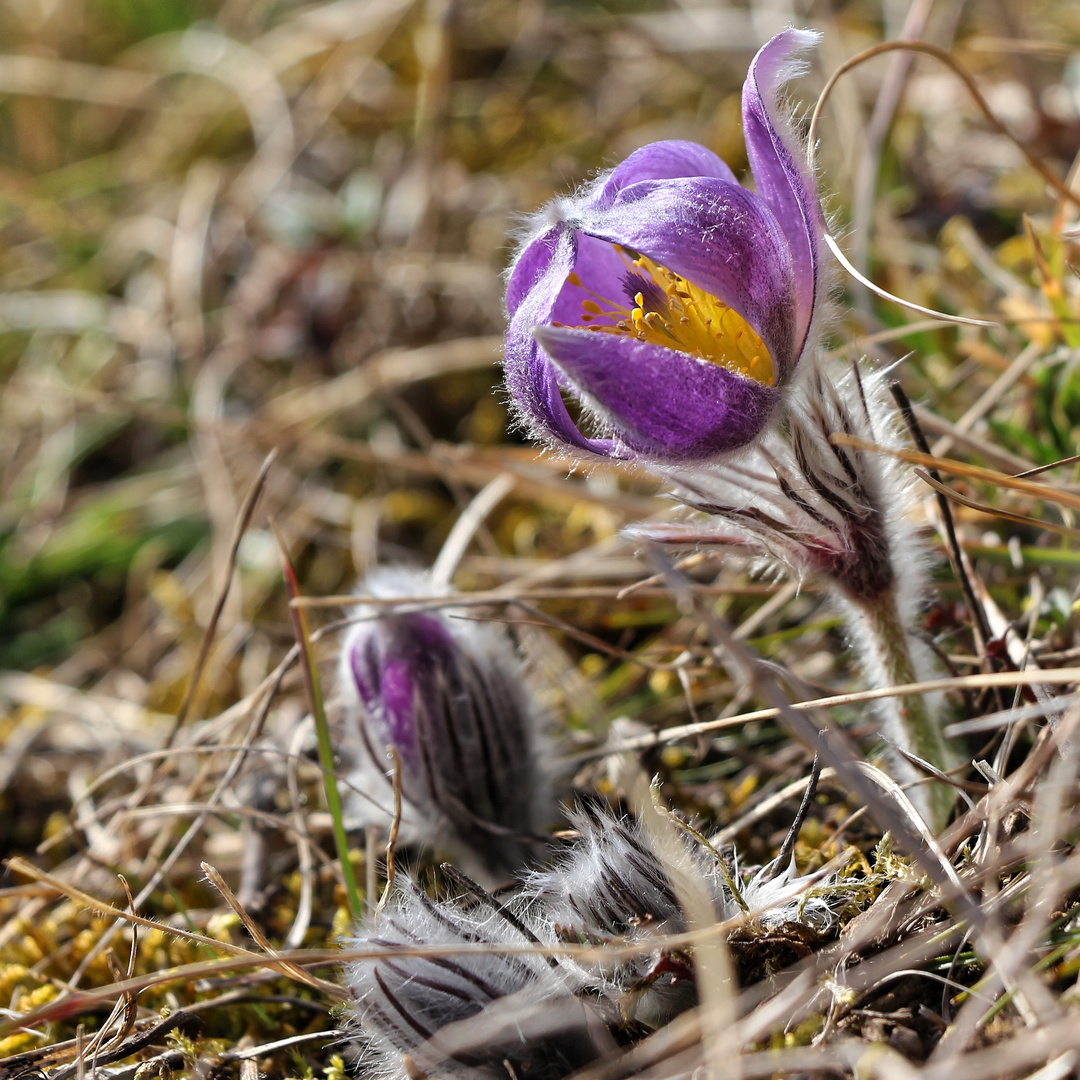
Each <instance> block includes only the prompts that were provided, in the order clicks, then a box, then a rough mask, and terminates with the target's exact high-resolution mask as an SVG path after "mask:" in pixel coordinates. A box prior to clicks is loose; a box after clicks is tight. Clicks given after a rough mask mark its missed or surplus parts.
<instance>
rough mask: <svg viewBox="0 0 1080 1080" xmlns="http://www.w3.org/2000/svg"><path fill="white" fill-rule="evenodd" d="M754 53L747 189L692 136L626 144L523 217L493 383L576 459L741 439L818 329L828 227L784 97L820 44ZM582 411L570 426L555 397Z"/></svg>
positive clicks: (795, 39) (695, 452)
mask: <svg viewBox="0 0 1080 1080" xmlns="http://www.w3.org/2000/svg"><path fill="white" fill-rule="evenodd" d="M817 36H818V35H817V34H815V33H812V32H810V31H805V30H785V31H784V32H783V33H780V34H778V35H777V36H776V37H774V38H773V39H772V40H771V41H769V42H768V43H767V44H766V45H765V46H763V47H762V49H761V50H760V51H759V52H758V54H757V56H755V57H754V60H753V62H752V63H751V65H750V70H749V73H748V74H747V78H746V83H745V84H744V86H743V126H744V130H745V135H746V149H747V155H748V157H749V160H750V167H751V169H752V171H753V175H754V182H755V185H756V188H757V191H756V193H755V192H753V191H750V190H749V189H748V188H745V187H743V186H742V185H740V184H739V182H738V181H737V180H736V179H735V175H734V174H733V173H732V171H731V169H729V168H728V166H727V165H726V164H724V162H723V161H721V160H720V158H718V157H717V156H716V155H715V154H714V153H712V151H710V150H707V149H706V148H705V147H703V146H699V145H697V144H696V143H690V142H681V141H674V140H673V141H667V142H659V143H652V144H650V145H649V146H644V147H642V148H641V149H640V150H637V151H635V152H634V153H633V154H631V155H630V157H628V158H627V159H626V160H625V161H624V162H623V163H622V164H621V165H619V166H617V167H616V168H615V169H613V170H612V171H611V172H609V173H606V174H604V175H602V176H600V177H598V178H597V179H596V180H595V181H594V182H593V183H591V184H590V185H589V186H588V187H586V188H585V189H584V190H583V191H581V192H580V193H579V194H577V195H575V196H572V197H570V198H566V199H556V200H555V201H554V202H552V203H551V204H550V205H549V206H548V207H546V208H545V209H544V210H543V211H541V212H540V213H539V214H538V215H537V216H536V218H535V219H534V222H533V223H532V225H531V227H530V230H529V233H528V235H527V238H526V239H525V241H524V243H523V244H522V246H521V249H520V251H519V252H518V255H517V258H516V259H515V261H514V264H513V266H512V268H511V270H510V276H509V282H508V285H507V294H506V303H507V308H508V311H509V316H510V323H509V328H508V330H507V338H506V382H507V386H508V388H509V390H510V393H511V394H512V395H513V398H514V400H515V402H516V403H517V407H518V412H519V415H520V417H521V420H522V422H523V423H524V425H525V426H526V427H527V428H528V429H529V431H530V432H531V433H532V434H533V435H534V436H536V437H538V438H540V439H543V440H545V441H547V442H551V443H556V444H561V445H563V446H566V447H569V448H571V449H573V450H574V451H576V452H578V453H585V454H591V455H600V456H603V457H615V458H637V459H644V460H646V461H648V460H652V461H661V462H668V463H680V462H683V463H687V462H698V461H705V460H708V459H710V458H713V457H715V456H716V455H717V454H720V453H722V452H724V451H727V450H734V449H737V448H738V447H741V446H745V445H746V444H747V443H748V442H750V441H751V440H752V439H753V438H754V437H755V436H756V435H757V433H758V432H759V431H760V430H761V429H762V427H763V426H764V425H765V423H766V422H767V421H768V419H769V417H770V415H771V414H772V411H773V409H774V408H775V406H776V404H777V401H778V400H779V397H780V390H781V387H783V386H784V385H785V384H786V383H787V382H788V381H789V379H790V378H791V377H792V374H793V373H794V371H795V368H796V365H797V364H798V362H799V359H800V358H801V357H802V355H803V354H804V353H805V352H806V351H807V349H808V347H809V345H810V344H811V343H812V341H813V338H814V336H815V329H816V322H817V316H818V313H819V310H820V307H821V303H820V299H821V298H820V292H821V256H820V251H819V248H820V244H821V236H822V232H823V230H824V219H823V216H822V210H821V204H820V200H819V198H818V193H817V188H816V185H815V183H814V179H813V177H812V175H811V174H810V172H809V170H808V168H807V166H806V165H805V163H804V161H803V156H802V153H801V150H800V147H799V145H798V140H797V138H796V136H795V134H794V132H793V131H792V129H791V125H790V122H789V119H788V117H787V115H786V113H785V112H784V110H783V108H782V105H781V102H780V90H781V87H782V85H783V84H784V83H785V82H786V81H787V80H788V79H789V78H791V77H792V76H793V75H795V74H797V73H798V72H799V70H800V69H799V65H798V64H797V63H795V62H793V61H792V59H791V58H792V55H793V54H794V53H795V52H797V51H798V50H801V49H804V48H806V47H808V46H810V45H812V44H814V43H815V42H816V40H817ZM564 391H566V392H568V393H569V394H570V395H571V396H572V397H574V398H576V399H577V400H578V401H579V402H580V404H581V406H582V407H583V408H584V410H585V411H586V412H587V413H590V414H592V415H593V416H594V418H595V420H596V421H597V423H598V427H599V428H600V429H601V437H593V436H592V435H590V434H587V433H586V432H585V431H583V430H582V427H581V426H580V425H579V423H578V422H577V421H575V420H574V419H573V418H572V417H571V415H570V412H569V411H568V410H567V407H566V404H565V402H564V400H563V392H564Z"/></svg>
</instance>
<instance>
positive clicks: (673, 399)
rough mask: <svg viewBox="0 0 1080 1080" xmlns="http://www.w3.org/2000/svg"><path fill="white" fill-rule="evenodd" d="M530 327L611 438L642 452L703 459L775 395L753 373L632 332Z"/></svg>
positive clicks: (753, 424) (742, 434)
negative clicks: (606, 425) (654, 342)
mask: <svg viewBox="0 0 1080 1080" xmlns="http://www.w3.org/2000/svg"><path fill="white" fill-rule="evenodd" d="M535 333H536V336H537V338H538V340H539V341H540V343H541V345H542V346H543V348H544V351H545V352H546V353H547V354H548V355H549V356H550V357H551V359H552V360H553V361H554V362H555V363H556V364H558V366H559V368H560V369H561V370H562V372H563V374H564V375H565V376H566V378H567V379H568V380H569V381H570V383H571V384H572V385H573V387H574V388H575V389H576V390H577V391H578V392H579V393H581V395H582V396H583V398H584V399H585V400H586V402H587V403H588V404H589V405H591V406H592V407H593V408H595V409H596V411H597V412H598V413H599V414H600V415H601V416H602V417H603V418H604V419H605V420H607V421H608V422H609V423H610V424H611V426H612V427H613V428H614V430H615V434H616V436H617V441H618V442H619V443H620V444H622V445H624V446H625V447H626V448H627V449H628V450H630V451H631V452H632V453H633V454H635V455H640V456H642V457H649V458H653V459H656V460H659V461H680V462H685V461H704V460H707V459H708V458H711V457H714V456H715V455H716V454H719V453H722V452H723V451H725V450H735V449H737V448H738V447H740V446H745V445H746V443H748V442H749V441H750V440H751V439H753V438H754V436H755V435H757V433H758V432H759V431H760V430H761V428H762V427H763V426H764V425H765V423H766V421H767V420H768V418H769V415H770V413H771V412H772V409H773V406H774V405H775V404H776V402H777V400H778V398H779V392H778V391H777V390H776V389H775V388H773V387H768V386H764V385H762V384H761V383H759V382H757V381H756V380H755V379H751V378H748V377H747V376H744V375H739V374H736V373H735V372H733V371H729V370H728V369H727V368H723V367H719V366H718V365H716V364H710V363H708V362H706V361H704V360H697V359H695V358H694V357H691V356H688V355H687V354H686V353H681V352H676V351H674V350H672V349H665V348H663V347H662V346H660V345H650V344H648V343H647V342H642V341H638V340H637V339H636V338H632V337H624V336H621V335H617V334H605V333H596V332H591V331H588V330H577V329H571V328H569V327H553V326H541V327H537V328H536V331H535Z"/></svg>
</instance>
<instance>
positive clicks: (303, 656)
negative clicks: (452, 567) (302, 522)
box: [270, 521, 364, 919]
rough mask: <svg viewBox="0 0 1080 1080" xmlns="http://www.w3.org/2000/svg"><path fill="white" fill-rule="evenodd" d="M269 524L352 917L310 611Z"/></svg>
mask: <svg viewBox="0 0 1080 1080" xmlns="http://www.w3.org/2000/svg"><path fill="white" fill-rule="evenodd" d="M270 527H271V528H272V529H273V531H274V536H275V537H276V538H277V542H278V547H279V549H280V550H281V564H282V572H283V574H284V577H285V590H286V592H287V593H288V596H289V617H290V618H291V619H292V624H293V633H294V634H295V635H296V644H297V647H298V648H299V650H300V670H301V671H303V673H304V686H305V687H306V688H307V694H308V703H309V704H310V706H311V718H312V720H313V721H314V724H315V738H316V741H317V743H318V747H319V764H320V766H321V767H322V775H323V789H324V790H325V792H326V807H327V810H328V811H329V812H330V821H331V823H332V825H333V832H334V844H335V846H336V848H337V854H338V862H339V863H340V864H341V877H342V880H343V881H344V883H345V895H346V897H347V898H348V903H349V911H350V912H351V913H352V916H353V918H356V919H359V918H360V917H361V915H362V914H363V906H364V905H363V900H362V898H361V896H360V890H359V889H358V888H357V885H356V874H355V872H354V871H353V865H352V862H351V860H350V859H349V837H348V834H347V833H346V831H345V816H344V812H343V810H342V804H341V793H340V792H339V791H338V786H337V775H336V773H335V769H336V767H337V766H336V762H335V761H334V747H333V744H332V743H331V741H330V725H329V723H328V722H327V719H326V709H325V707H324V705H323V695H322V687H321V685H320V684H319V671H318V668H317V667H316V664H315V653H314V650H313V649H312V647H311V633H310V631H309V628H308V621H307V612H306V610H305V609H304V608H303V607H301V606H300V605H298V604H294V603H293V601H294V600H295V599H296V598H297V597H298V596H299V595H300V583H299V581H298V580H297V577H296V571H295V570H294V569H293V565H292V561H291V560H290V558H289V553H288V548H286V546H285V540H284V538H283V537H282V535H281V533H280V531H279V530H278V528H277V525H276V524H275V523H274V522H273V521H271V522H270Z"/></svg>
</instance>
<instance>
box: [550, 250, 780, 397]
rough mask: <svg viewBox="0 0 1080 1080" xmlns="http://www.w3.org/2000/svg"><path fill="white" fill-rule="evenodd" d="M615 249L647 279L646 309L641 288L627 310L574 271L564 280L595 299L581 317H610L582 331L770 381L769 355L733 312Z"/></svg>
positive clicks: (666, 271)
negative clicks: (631, 341) (635, 342)
mask: <svg viewBox="0 0 1080 1080" xmlns="http://www.w3.org/2000/svg"><path fill="white" fill-rule="evenodd" d="M614 247H615V250H616V251H617V252H618V253H619V255H620V256H621V257H622V258H623V260H624V262H625V265H626V267H627V271H628V273H630V274H631V275H634V276H638V277H641V278H646V279H648V281H649V282H650V283H651V285H650V288H649V305H650V310H648V311H646V310H645V289H642V290H641V291H639V292H637V293H635V294H634V306H633V307H632V308H630V307H629V305H628V304H627V303H626V301H625V300H612V299H610V298H609V297H607V296H602V295H601V294H600V293H597V292H594V291H593V290H592V289H590V288H589V287H588V286H585V285H583V284H582V281H581V278H580V277H579V276H578V274H576V273H572V274H569V275H568V276H567V278H566V280H567V283H568V284H570V285H573V286H575V287H577V288H580V289H582V290H584V292H586V293H587V294H588V295H589V296H590V297H594V298H595V299H583V300H582V301H581V308H582V316H581V321H582V322H583V323H585V322H587V323H593V321H594V319H597V318H600V319H602V320H608V321H606V322H601V323H599V324H595V323H593V325H590V326H588V327H583V329H588V330H597V331H601V332H604V333H608V334H625V335H628V336H632V337H635V338H636V339H637V340H638V341H645V342H649V343H650V344H653V345H662V346H663V347H664V348H666V349H676V350H678V351H680V352H684V353H687V354H688V355H690V356H695V357H697V358H698V359H700V360H704V361H707V362H709V363H711V364H718V365H720V366H721V367H726V368H729V369H730V370H732V371H737V372H740V373H742V374H744V375H749V376H750V377H751V378H753V379H756V380H757V381H758V382H762V383H764V384H765V385H767V386H771V385H772V383H773V381H774V379H775V372H774V369H773V362H772V357H771V356H770V355H769V352H768V349H766V347H765V345H764V343H763V342H762V340H761V338H760V336H759V335H758V334H757V333H756V332H755V331H754V330H753V328H752V327H751V326H750V325H749V324H748V323H747V322H746V320H745V319H744V318H743V317H742V316H741V315H740V314H739V313H738V312H737V311H735V310H734V309H732V308H730V307H728V305H727V304H725V303H723V302H722V301H721V300H719V299H717V298H716V297H715V296H712V295H711V294H710V293H707V292H705V290H704V289H701V288H699V287H698V286H697V285H695V284H693V283H692V282H690V281H687V280H686V279H685V278H682V277H680V276H679V275H678V274H676V273H674V272H673V271H671V270H669V269H668V268H667V267H666V266H661V265H660V264H659V263H656V262H653V260H652V259H650V258H649V257H648V256H646V255H640V254H638V253H637V252H630V251H628V250H624V249H623V248H621V247H619V246H618V245H614ZM653 286H655V287H653Z"/></svg>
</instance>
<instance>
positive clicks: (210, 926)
mask: <svg viewBox="0 0 1080 1080" xmlns="http://www.w3.org/2000/svg"><path fill="white" fill-rule="evenodd" d="M239 925H240V916H239V915H237V914H236V912H234V911H224V912H219V913H218V914H216V915H211V916H210V921H209V922H208V923H207V924H206V936H207V937H212V938H213V939H214V940H215V941H223V942H225V943H226V944H229V945H231V944H232V931H233V930H234V929H236V927H238V926H239Z"/></svg>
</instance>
